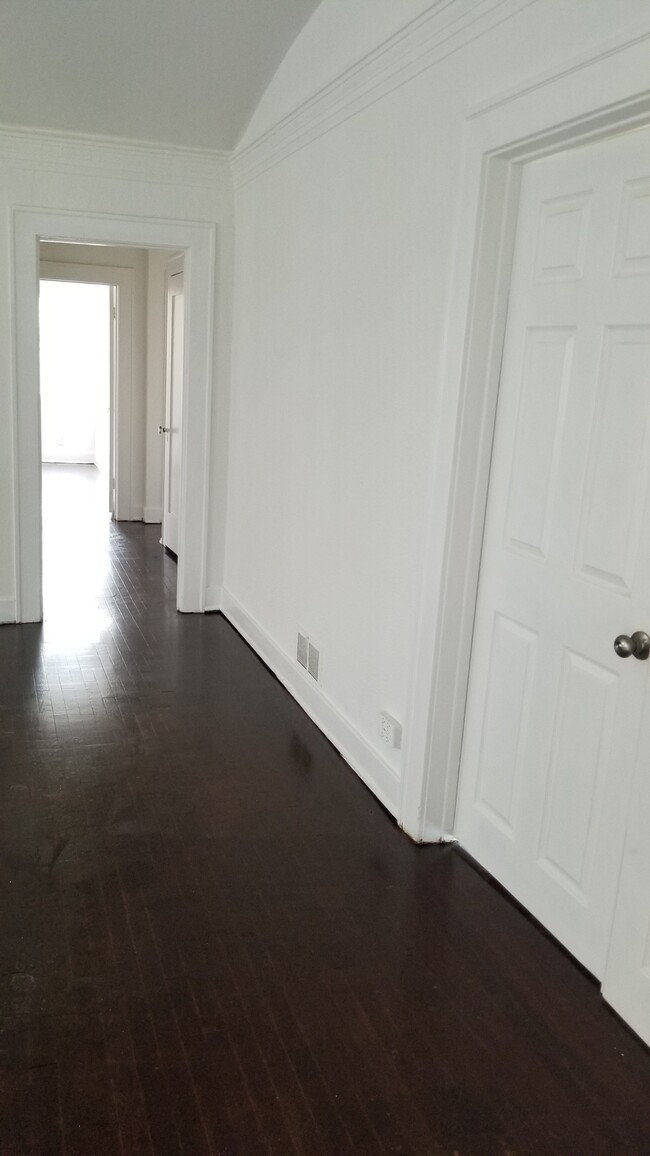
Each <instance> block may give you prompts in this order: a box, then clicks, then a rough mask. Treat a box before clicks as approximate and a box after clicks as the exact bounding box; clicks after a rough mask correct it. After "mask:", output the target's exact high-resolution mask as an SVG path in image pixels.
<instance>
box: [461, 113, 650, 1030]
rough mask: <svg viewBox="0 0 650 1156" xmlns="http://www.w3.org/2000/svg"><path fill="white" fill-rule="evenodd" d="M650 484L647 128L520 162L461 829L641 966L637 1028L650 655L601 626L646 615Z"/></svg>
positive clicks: (575, 927) (585, 956) (532, 894)
mask: <svg viewBox="0 0 650 1156" xmlns="http://www.w3.org/2000/svg"><path fill="white" fill-rule="evenodd" d="M649 491H650V137H649V134H648V132H647V131H641V132H635V133H630V134H628V135H626V136H622V137H620V138H616V139H614V140H611V141H608V142H605V143H601V144H598V145H593V146H590V147H588V148H582V149H576V150H575V151H572V152H567V153H564V154H562V155H560V156H556V157H553V158H548V159H545V160H541V161H537V162H535V163H532V164H530V165H529V166H527V168H526V170H525V171H524V175H523V184H522V195H521V208H520V217H519V224H518V234H517V243H516V247H515V257H514V266H513V273H512V285H511V294H510V305H509V313H508V324H507V331H506V340H505V347H504V357H503V367H502V376H501V386H500V394H499V405H498V414H497V423H496V430H495V441H494V450H493V460H492V468H491V475H490V490H489V498H488V510H487V516H486V525H485V534H484V543H483V556H482V563H481V576H480V583H479V596H478V602H477V611H476V622H475V633H474V642H473V650H472V664H471V674H470V684H469V694H468V704H467V715H466V726H465V735H464V740H463V755H462V766H461V778H460V788H459V798H458V811H457V827H456V834H457V837H458V839H459V841H460V843H461V845H462V846H464V847H465V848H466V849H467V850H468V851H469V852H470V853H471V854H472V855H473V856H474V857H475V858H476V859H477V860H478V861H479V862H480V863H482V864H483V865H484V866H485V867H486V868H487V869H488V870H489V871H490V872H491V873H492V874H493V875H495V876H496V878H497V879H499V880H500V882H501V883H503V884H504V885H505V886H506V887H507V888H508V890H509V891H511V892H512V893H513V894H514V895H515V896H516V898H517V899H519V900H520V901H521V902H522V903H523V904H524V906H525V907H527V908H528V909H529V910H530V911H531V912H532V913H533V914H534V915H535V916H536V917H537V918H538V919H540V921H541V922H542V923H543V924H544V925H545V926H546V927H547V928H548V929H549V930H550V931H551V932H552V933H553V934H554V935H555V936H557V938H558V939H559V940H560V941H561V942H562V943H564V944H565V945H566V946H567V947H568V949H569V950H570V951H571V952H572V953H573V954H574V955H575V956H577V958H578V959H579V960H580V961H581V962H582V963H583V964H584V965H585V966H586V967H587V968H589V970H590V971H592V972H593V973H594V974H595V975H596V976H598V977H599V978H601V979H602V978H605V987H604V991H605V994H606V996H607V998H609V999H611V1000H612V1002H615V998H616V997H615V995H614V991H613V984H614V980H613V978H612V976H613V974H614V973H613V972H612V971H611V970H610V967H611V968H613V967H614V961H615V960H618V961H619V962H618V964H617V965H616V966H617V967H620V969H621V972H623V971H626V973H627V974H628V975H629V968H630V966H632V967H633V969H634V968H635V969H636V974H637V976H640V977H641V978H640V979H639V988H638V991H639V992H643V993H644V994H643V996H642V997H641V996H638V998H637V1003H638V999H640V998H643V999H644V1000H645V1007H646V1012H645V1014H646V1020H645V1021H644V1022H645V1023H646V1024H647V1029H648V1033H649V1034H650V1016H648V1012H647V1008H648V1001H650V940H649V939H648V937H647V932H648V926H649V923H650V857H649V856H648V853H647V851H646V850H645V848H646V844H647V842H648V839H650V800H648V798H647V793H648V773H649V772H648V760H647V759H645V765H644V759H643V757H642V750H643V749H645V750H647V749H648V748H647V737H646V740H645V741H644V743H643V744H641V736H642V727H643V726H645V728H646V735H647V732H648V730H649V728H650V721H648V720H647V719H646V720H645V721H644V710H645V708H646V705H647V700H648V691H649V690H650V687H649V686H648V667H649V666H650V664H649V663H646V662H643V661H636V660H635V658H634V657H631V658H629V659H628V660H627V661H626V660H624V659H622V658H620V657H618V655H617V654H616V653H615V651H614V647H613V643H614V639H615V637H616V636H617V635H620V634H622V633H625V634H628V635H631V634H632V633H633V632H634V631H636V630H648V631H650V508H649V500H648V499H649ZM648 737H650V736H648ZM630 800H632V801H631V804H630ZM642 804H643V806H645V812H644V811H643V807H642ZM628 811H629V813H630V815H631V816H632V824H631V826H630V830H629V836H628V837H627V843H626V830H627V817H628ZM644 836H645V838H644ZM619 876H620V879H621V890H620V892H619V889H618V884H619ZM619 896H620V898H619ZM615 912H616V920H614V915H615ZM632 924H633V925H634V936H633V937H632V931H631V926H632ZM613 925H614V934H613V937H612V947H611V954H610V956H609V958H610V961H611V962H610V964H608V951H609V945H610V935H611V932H612V926H613ZM644 936H645V938H644ZM632 938H634V941H635V944H636V946H635V952H636V954H635V955H634V961H633V962H632V956H628V949H629V946H630V943H631V941H632ZM642 941H643V942H642ZM622 959H625V960H626V962H625V964H623V963H621V960H622ZM644 969H645V970H644ZM646 973H647V974H646ZM610 981H611V982H610ZM624 1014H626V1018H628V1019H629V1021H630V1022H631V1023H632V1025H633V1026H636V1027H637V1030H639V1031H641V1027H640V1026H638V1025H639V1023H640V1020H639V1015H638V1014H636V1013H635V1012H634V1010H633V1009H630V1008H628V1009H627V1012H626V1013H624ZM635 1014H636V1018H635Z"/></svg>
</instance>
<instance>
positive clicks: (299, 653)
mask: <svg viewBox="0 0 650 1156" xmlns="http://www.w3.org/2000/svg"><path fill="white" fill-rule="evenodd" d="M296 658H297V659H298V662H299V663H300V665H301V666H304V668H305V670H307V666H308V663H309V639H308V637H307V635H306V634H301V633H300V631H298V646H297V648H296Z"/></svg>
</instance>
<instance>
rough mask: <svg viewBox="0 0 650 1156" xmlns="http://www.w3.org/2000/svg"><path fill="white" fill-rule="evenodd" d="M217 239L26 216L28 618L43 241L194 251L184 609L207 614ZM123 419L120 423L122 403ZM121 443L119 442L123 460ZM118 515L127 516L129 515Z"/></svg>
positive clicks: (32, 605)
mask: <svg viewBox="0 0 650 1156" xmlns="http://www.w3.org/2000/svg"><path fill="white" fill-rule="evenodd" d="M215 234H216V229H215V227H214V226H211V225H197V224H188V223H185V222H182V221H180V222H165V221H163V222H160V221H155V220H147V219H143V220H131V219H125V218H122V217H109V216H107V217H99V216H95V215H81V214H66V213H56V212H48V211H44V210H36V209H34V210H31V209H24V210H23V209H21V210H16V212H15V214H14V252H15V270H14V272H15V336H16V383H17V384H16V429H17V443H16V444H17V454H16V492H17V507H16V508H17V518H16V546H17V551H16V553H17V607H16V618H17V620H18V621H21V622H35V621H40V619H41V617H42V577H41V574H42V566H41V462H40V452H39V442H40V439H39V436H38V430H39V426H40V414H39V392H38V327H37V295H38V277H37V276H35V272H36V271H37V270H38V266H39V247H40V243H41V239H42V238H47V239H48V240H50V241H52V242H63V243H70V239H71V237H72V238H74V240H75V242H76V243H78V244H85V245H88V244H92V245H103V246H128V247H130V248H138V247H139V248H144V249H160V250H163V249H164V250H168V251H171V252H175V253H178V252H180V251H183V252H185V255H186V263H185V270H186V272H185V280H186V284H185V295H186V313H187V316H188V318H190V319H191V324H188V326H187V337H186V341H185V350H184V369H185V371H186V372H185V379H186V380H187V381H188V383H189V385H188V388H187V389H186V390H185V391H184V396H183V455H182V468H181V478H180V496H179V502H180V525H179V532H180V538H181V548H180V550H179V566H178V584H177V606H178V609H179V610H182V611H187V612H196V611H199V612H200V611H203V610H204V609H205V605H206V560H207V501H208V480H209V449H210V437H211V426H210V400H211V390H212V347H213V330H214V307H213V302H214V276H215V261H214V253H215ZM126 320H128V318H126ZM122 416H124V414H122ZM117 421H118V422H119V421H120V407H119V403H118V413H117ZM156 436H157V434H156ZM121 444H122V442H121V440H120V439H119V438H118V453H120V454H121V452H122V450H121V449H120V445H121ZM130 466H131V461H130V460H129V461H126V460H125V461H123V462H121V463H120V462H118V469H117V479H118V488H119V478H120V476H121V477H122V478H124V477H125V474H128V470H129V468H130ZM120 467H121V468H120ZM116 500H117V501H118V502H119V493H118V494H116ZM117 516H118V517H119V516H120V515H119V511H118V513H117Z"/></svg>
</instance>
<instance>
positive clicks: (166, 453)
mask: <svg viewBox="0 0 650 1156" xmlns="http://www.w3.org/2000/svg"><path fill="white" fill-rule="evenodd" d="M179 273H180V274H181V275H182V277H183V289H182V292H183V308H184V307H185V258H184V256H183V254H182V253H181V254H180V255H179V254H176V255H174V256H171V257H170V259H169V260H168V262H167V266H166V269H165V325H164V329H165V380H164V384H163V422H164V425H165V426H167V433H163V447H162V464H163V477H162V514H161V518H162V522H161V526H160V541H161V542H162V544H163V546H164V547H165V549H169V547H168V545H167V543H166V541H165V512H166V509H167V480H168V477H169V469H170V467H171V457H170V453H171V440H169V439H171V378H172V344H173V333H172V308H171V297H172V293H171V278H172V277H177V276H178V275H179ZM184 343H185V318H184V317H183V344H184ZM184 388H185V382H184V380H182V381H181V390H183V391H184ZM182 403H183V398H182V396H181V412H182ZM182 435H183V431H182V429H181V446H182V444H183V442H182Z"/></svg>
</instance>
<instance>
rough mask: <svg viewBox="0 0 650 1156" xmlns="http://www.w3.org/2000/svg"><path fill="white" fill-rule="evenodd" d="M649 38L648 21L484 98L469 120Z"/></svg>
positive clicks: (470, 114)
mask: <svg viewBox="0 0 650 1156" xmlns="http://www.w3.org/2000/svg"><path fill="white" fill-rule="evenodd" d="M648 40H650V25H649V24H648V22H647V21H645V22H644V24H643V25H642V26H641V27H639V28H638V29H637V30H636V31H635V32H634V34H633V35H630V33H629V32H627V33H626V34H625V35H621V36H617V37H616V38H615V39H613V40H611V41H608V42H607V43H606V44H601V45H600V47H596V48H591V49H589V50H588V51H586V52H581V53H580V54H579V55H577V56H573V57H571V58H570V59H569V60H567V61H565V62H564V64H562V65H558V66H556V67H553V68H550V69H546V70H545V71H544V72H541V73H538V75H537V76H535V77H533V79H532V80H528V81H526V82H525V83H523V84H518V85H515V87H514V88H508V89H505V90H504V91H502V92H500V93H498V94H497V95H496V96H493V97H490V99H489V100H485V101H482V102H481V104H478V105H476V107H475V108H473V109H472V111H471V112H470V113H469V115H468V118H467V119H468V120H477V119H479V118H480V117H482V116H486V115H487V114H489V113H491V112H494V111H495V110H496V109H499V108H505V106H506V105H508V104H511V103H512V102H513V101H515V100H520V99H521V98H522V97H525V96H528V95H529V94H530V93H533V92H538V91H539V90H540V89H543V88H546V87H547V86H548V85H551V84H555V83H556V82H557V81H558V80H563V79H564V78H565V77H569V76H572V75H573V74H574V73H577V72H581V71H582V70H583V69H584V68H592V67H593V66H594V65H597V64H600V63H602V62H604V61H607V60H609V59H611V57H613V56H618V54H619V53H621V52H627V51H628V50H629V49H630V48H634V47H635V46H636V45H641V44H644V43H645V42H646V41H648Z"/></svg>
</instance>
